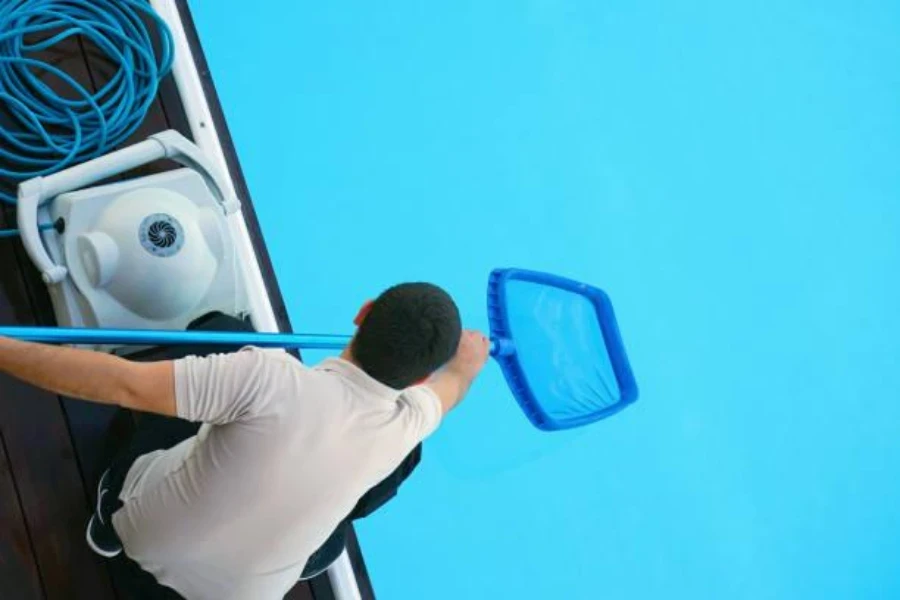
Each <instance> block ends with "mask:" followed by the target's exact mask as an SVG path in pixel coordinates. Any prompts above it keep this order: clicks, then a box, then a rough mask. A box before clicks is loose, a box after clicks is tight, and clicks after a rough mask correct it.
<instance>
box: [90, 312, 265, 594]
mask: <svg viewBox="0 0 900 600" xmlns="http://www.w3.org/2000/svg"><path fill="white" fill-rule="evenodd" d="M188 329H190V330H208V331H254V329H253V327H252V325H250V323H249V321H247V320H240V319H236V318H233V317H229V316H226V315H222V314H218V313H214V314H211V315H207V316H206V317H203V318H201V319H198V320H197V321H195V322H194V323H192V324H191V325H190V326H189V327H188ZM235 350H238V348H233V347H227V346H223V345H174V346H169V347H165V348H157V349H153V350H150V351H146V352H142V353H141V354H140V355H137V356H134V357H132V359H134V360H142V361H156V360H174V359H178V358H182V357H184V356H189V355H193V356H205V355H208V354H213V353H216V352H232V351H235ZM136 416H137V417H138V419H137V421H138V426H137V430H136V431H135V433H134V434H133V436H132V437H131V439H130V441H129V442H128V444H127V445H126V447H125V448H124V449H123V450H122V451H120V452H119V453H118V454H117V455H116V456H115V458H114V459H113V460H112V462H111V464H110V467H109V468H108V469H107V470H106V471H105V472H104V474H103V475H102V476H101V478H100V481H99V482H98V489H97V501H96V503H95V507H94V514H93V515H92V517H91V519H90V521H89V523H88V530H87V538H88V544H89V545H90V546H91V548H92V549H93V550H94V551H95V552H97V553H98V554H100V555H101V556H105V557H107V558H113V557H115V561H114V562H113V567H114V569H115V570H116V571H118V572H119V574H120V576H121V578H122V579H125V580H126V581H128V582H129V588H130V590H129V592H130V594H131V595H129V596H128V598H129V599H131V598H141V599H144V598H153V599H154V600H156V599H160V600H162V599H165V600H168V599H170V598H180V596H178V594H176V593H175V592H174V591H172V590H171V589H169V588H166V587H164V586H161V585H160V584H159V583H158V582H156V579H155V578H154V577H153V576H152V575H151V574H149V573H147V572H146V571H144V570H143V569H141V568H140V566H139V565H138V564H137V563H135V562H134V561H133V560H131V559H130V558H128V557H127V556H126V555H125V554H124V553H123V552H122V543H121V541H120V540H119V537H118V535H117V534H116V532H115V529H113V527H112V522H111V518H112V515H113V513H115V512H116V511H117V510H118V509H119V508H120V507H121V505H122V503H121V501H120V500H119V494H120V492H121V490H122V487H123V485H124V483H125V478H126V476H127V475H128V471H129V470H130V468H131V466H132V465H133V464H134V461H135V460H137V459H138V458H139V457H140V456H143V455H144V454H148V453H150V452H154V451H156V450H166V449H169V448H172V447H173V446H175V445H177V444H179V443H181V442H183V441H184V440H186V439H188V438H190V437H191V436H193V435H196V433H197V431H198V430H199V429H200V424H199V423H192V422H190V421H185V420H183V419H178V418H173V417H165V416H162V415H156V414H150V413H140V414H139V415H136Z"/></svg>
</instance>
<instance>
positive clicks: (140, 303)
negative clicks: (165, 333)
mask: <svg viewBox="0 0 900 600" xmlns="http://www.w3.org/2000/svg"><path fill="white" fill-rule="evenodd" d="M162 158H168V159H171V160H174V161H175V162H178V163H180V164H181V165H183V168H180V169H176V170H173V171H168V172H164V173H159V174H154V175H149V176H145V177H138V178H134V179H129V180H125V181H119V182H115V183H108V184H105V185H97V186H94V184H96V183H97V182H100V181H103V180H106V179H108V178H110V177H112V176H115V175H119V174H121V173H123V172H126V171H129V170H131V169H133V168H135V167H139V166H141V165H144V164H146V163H150V162H153V161H155V160H158V159H162ZM91 186H94V187H91ZM225 190H226V187H225V185H224V183H223V181H222V176H221V175H220V174H219V173H218V171H217V169H216V168H215V167H214V166H213V165H212V163H211V161H209V160H208V159H207V157H206V156H204V154H203V153H202V152H201V151H200V149H199V148H198V147H197V146H195V145H194V144H192V143H191V142H189V141H188V140H187V139H186V138H185V137H184V136H182V135H181V134H179V133H177V132H175V131H165V132H162V133H159V134H156V135H153V136H150V138H148V139H147V140H146V141H144V142H141V143H138V144H135V145H133V146H130V147H127V148H124V149H122V150H119V151H116V152H112V153H110V154H107V155H105V156H102V157H100V158H97V159H94V160H91V161H88V162H85V163H82V164H80V165H78V166H75V167H71V168H69V169H66V170H64V171H60V172H58V173H55V174H53V175H50V176H47V177H39V178H35V179H31V180H29V181H26V182H23V183H22V184H21V185H20V186H19V198H18V225H19V229H20V231H21V233H22V241H23V243H24V245H25V249H26V250H27V252H28V255H29V256H30V257H31V259H32V261H33V262H34V264H35V265H36V266H37V268H38V270H39V271H40V273H41V277H42V278H43V280H44V282H45V283H46V284H47V286H48V289H49V291H50V298H51V300H52V303H53V309H54V312H55V314H56V320H57V323H58V324H59V325H60V326H62V327H91V328H133V329H173V330H183V329H185V328H186V327H187V325H188V324H189V323H190V322H191V321H193V320H195V319H197V318H199V317H201V316H203V315H205V314H207V313H210V312H213V311H219V312H223V313H225V314H229V315H235V316H241V315H243V314H245V313H246V312H248V306H247V300H246V293H245V287H246V286H245V285H244V282H243V280H242V277H241V273H240V270H239V269H238V257H237V253H236V251H235V245H234V243H233V241H232V239H231V233H230V230H229V227H228V223H227V218H228V216H229V215H231V214H234V213H235V212H237V211H238V210H239V203H238V201H237V199H236V198H235V197H234V196H233V195H231V194H228V193H227V192H226V191H225ZM45 223H47V224H50V223H52V224H54V225H55V227H54V228H53V229H46V228H44V229H42V228H41V227H40V225H41V224H45ZM103 349H105V350H110V351H112V350H119V351H125V350H126V349H125V347H121V348H115V347H104V348H103ZM128 350H132V351H133V350H134V348H129V349H128Z"/></svg>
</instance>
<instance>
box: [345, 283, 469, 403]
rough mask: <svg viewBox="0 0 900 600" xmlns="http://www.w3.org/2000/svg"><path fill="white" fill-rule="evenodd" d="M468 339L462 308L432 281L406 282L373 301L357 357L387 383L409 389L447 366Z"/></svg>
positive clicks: (361, 329)
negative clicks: (462, 337)
mask: <svg viewBox="0 0 900 600" xmlns="http://www.w3.org/2000/svg"><path fill="white" fill-rule="evenodd" d="M461 335H462V324H461V320H460V316H459V309H458V308H457V306H456V303H455V302H454V301H453V299H452V298H451V297H450V295H449V294H448V293H447V292H445V291H444V290H443V289H441V288H439V287H438V286H436V285H433V284H430V283H402V284H400V285H396V286H394V287H392V288H390V289H388V290H386V291H385V292H383V293H382V294H381V295H380V296H379V297H378V298H377V299H376V300H375V302H373V303H372V307H371V309H370V311H369V313H368V314H367V315H366V317H365V319H363V322H362V324H361V325H360V326H359V329H358V330H357V332H356V337H355V338H354V340H353V347H352V353H353V358H354V360H355V361H356V363H357V364H358V365H359V366H360V368H361V369H362V370H363V371H365V372H366V373H368V374H369V376H370V377H372V378H374V379H377V380H378V381H380V382H381V383H383V384H385V385H387V386H390V387H392V388H394V389H398V390H400V389H404V388H406V387H409V386H410V385H413V384H414V383H416V382H418V381H420V380H421V379H423V378H425V377H427V376H428V375H430V374H431V373H433V372H434V371H436V370H437V369H438V368H440V367H441V366H443V365H444V364H445V363H446V362H447V361H448V360H450V359H451V358H452V357H453V355H454V354H455V353H456V350H457V348H458V347H459V340H460V336H461Z"/></svg>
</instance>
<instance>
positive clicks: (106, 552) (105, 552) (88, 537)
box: [84, 515, 122, 558]
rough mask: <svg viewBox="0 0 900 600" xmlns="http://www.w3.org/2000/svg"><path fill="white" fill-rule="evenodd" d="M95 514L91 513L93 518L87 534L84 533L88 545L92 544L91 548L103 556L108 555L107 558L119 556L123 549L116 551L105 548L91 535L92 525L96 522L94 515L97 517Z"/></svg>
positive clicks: (89, 522) (89, 523)
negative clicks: (98, 544) (95, 541)
mask: <svg viewBox="0 0 900 600" xmlns="http://www.w3.org/2000/svg"><path fill="white" fill-rule="evenodd" d="M95 516H96V515H91V520H90V521H88V526H87V531H85V534H84V537H85V539H86V540H87V543H88V546H90V547H91V550H93V551H94V552H96V553H97V554H99V555H100V556H103V557H106V558H115V557H117V556H118V555H119V554H121V553H122V550H121V549H119V550H115V551H109V550H103V549H102V548H100V547H98V546H97V544H95V543H94V539H93V538H92V537H91V526H93V524H94V517H95Z"/></svg>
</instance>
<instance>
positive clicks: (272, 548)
mask: <svg viewBox="0 0 900 600" xmlns="http://www.w3.org/2000/svg"><path fill="white" fill-rule="evenodd" d="M175 396H176V402H177V410H178V416H179V417H181V418H183V419H187V420H190V421H196V422H203V423H205V425H203V426H202V427H201V429H200V431H199V432H198V434H197V435H196V436H194V437H192V438H190V439H188V440H185V441H184V442H182V443H181V444H179V445H178V446H176V447H174V448H171V449H169V450H165V451H158V452H153V453H151V454H147V455H144V456H142V457H140V458H139V459H138V460H137V461H136V462H135V463H134V465H133V466H132V467H131V469H130V471H129V472H128V476H127V478H126V480H125V485H124V487H123V489H122V492H121V494H120V498H121V500H122V502H123V503H124V506H123V507H122V508H121V509H119V510H118V511H117V512H116V513H115V514H114V515H113V526H114V527H115V529H116V531H117V533H118V534H119V536H120V538H121V540H122V544H123V547H124V549H125V553H126V554H127V555H128V556H129V557H131V558H132V559H134V560H135V561H136V562H137V563H138V564H140V565H141V567H142V568H143V569H145V570H146V571H149V572H150V573H152V574H153V575H154V576H155V577H156V578H157V580H159V582H160V583H162V584H165V585H167V586H169V587H171V588H173V589H174V590H175V591H177V592H179V593H180V594H181V595H182V596H184V597H185V598H187V599H188V600H195V599H196V600H206V599H210V600H212V599H215V600H245V599H246V600H269V599H273V600H274V599H276V598H278V599H280V598H282V597H283V596H284V595H285V594H286V593H287V592H288V591H289V590H290V588H291V587H293V585H294V584H295V583H296V582H297V580H298V578H299V576H300V574H301V573H302V571H303V568H304V566H305V564H306V562H307V560H308V558H309V556H310V555H311V554H312V553H313V552H315V551H316V550H317V549H318V548H319V546H320V545H321V544H322V543H324V541H325V540H326V539H327V538H328V536H330V535H331V533H332V532H333V531H334V528H335V527H336V526H337V525H338V523H339V522H340V521H341V520H342V519H343V518H344V517H346V516H347V515H348V514H349V513H350V511H351V510H352V509H353V507H354V506H355V505H356V503H357V501H358V500H359V499H360V498H361V497H362V496H363V495H364V494H365V493H366V492H367V491H368V490H369V489H371V488H372V487H373V486H375V485H376V484H378V483H379V482H380V481H381V480H383V479H384V478H385V477H387V476H388V475H389V474H390V473H391V472H392V471H393V470H394V469H395V468H396V467H397V466H398V465H399V464H400V463H401V462H402V460H403V459H404V458H405V457H406V455H407V454H408V453H409V452H410V451H412V449H413V448H414V447H415V446H416V444H418V443H419V442H421V441H422V440H423V439H425V438H426V437H427V436H428V435H430V434H431V433H432V432H433V431H434V430H435V429H436V427H437V426H438V424H439V422H440V420H441V415H442V410H441V404H440V401H439V400H438V398H437V396H436V395H435V393H434V392H433V391H432V390H431V389H430V388H427V387H424V386H414V387H411V388H408V389H406V390H403V391H398V390H394V389H392V388H389V387H387V386H385V385H383V384H381V383H379V382H378V381H376V380H374V379H372V378H371V377H369V376H368V375H367V374H366V373H365V372H364V371H362V370H361V369H360V368H358V367H356V366H355V365H353V364H352V363H350V362H348V361H345V360H342V359H328V360H326V361H324V362H322V363H321V364H320V365H318V366H317V367H312V368H311V367H308V366H306V365H304V364H303V363H301V362H300V361H298V360H297V359H295V358H294V357H293V356H291V355H289V354H287V353H285V352H283V351H280V350H262V349H258V348H245V349H243V350H241V351H239V352H235V353H231V354H219V355H212V356H209V357H205V358H199V357H188V358H184V359H180V360H177V361H175Z"/></svg>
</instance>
